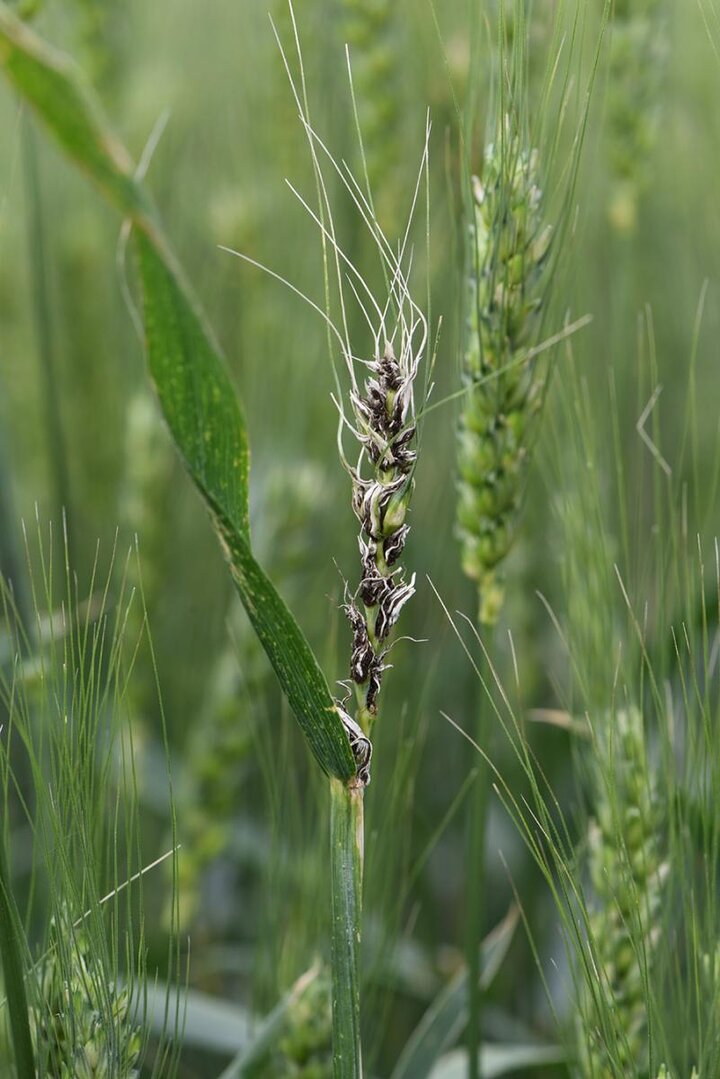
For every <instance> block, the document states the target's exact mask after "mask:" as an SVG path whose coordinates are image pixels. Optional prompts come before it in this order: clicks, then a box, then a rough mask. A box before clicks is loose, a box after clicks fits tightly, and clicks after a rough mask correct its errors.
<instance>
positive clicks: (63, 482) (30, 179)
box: [22, 121, 71, 546]
mask: <svg viewBox="0 0 720 1079" xmlns="http://www.w3.org/2000/svg"><path fill="white" fill-rule="evenodd" d="M22 149H23V166H24V173H25V182H26V190H27V199H28V231H27V243H28V252H29V258H30V276H31V293H32V301H33V312H34V322H35V333H36V336H37V348H38V356H39V359H40V367H41V370H42V378H43V383H44V398H45V400H44V405H45V430H46V431H47V438H48V457H49V465H50V472H51V474H52V482H53V496H54V505H53V517H54V520H55V526H56V528H58V529H61V530H62V528H63V520H64V521H65V529H66V532H67V537H68V546H70V525H71V514H70V478H69V471H68V464H67V447H66V444H65V434H64V431H63V424H62V417H61V414H60V395H59V392H58V382H57V357H56V355H55V346H54V339H55V335H54V330H53V319H52V306H51V303H50V288H49V284H48V276H47V266H48V262H47V245H46V242H45V212H44V207H43V198H42V189H41V184H40V166H39V162H38V156H37V147H36V145H35V134H34V132H33V130H32V128H31V127H30V124H29V123H28V122H27V121H26V122H25V123H24V124H23V125H22Z"/></svg>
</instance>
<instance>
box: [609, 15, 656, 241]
mask: <svg viewBox="0 0 720 1079" xmlns="http://www.w3.org/2000/svg"><path fill="white" fill-rule="evenodd" d="M663 7H664V0H615V3H614V5H613V9H612V15H611V20H610V26H609V33H610V46H609V49H610V55H609V70H608V98H607V129H608V138H609V158H610V168H611V172H612V183H611V186H610V196H609V205H608V215H609V218H610V222H611V224H612V225H613V227H614V228H616V229H617V230H618V231H620V232H629V231H632V230H633V229H634V227H635V225H636V222H637V214H638V203H639V200H640V198H641V196H642V194H643V192H644V191H645V190H646V189H647V187H648V184H649V182H650V181H651V179H652V171H651V164H652V161H651V159H652V151H653V149H654V147H655V144H656V141H657V133H658V129H659V125H660V99H661V89H662V77H663V75H662V73H663V70H664V67H665V56H666V53H667V41H666V34H665V30H664V26H663Z"/></svg>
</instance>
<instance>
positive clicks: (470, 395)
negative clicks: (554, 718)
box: [457, 118, 551, 623]
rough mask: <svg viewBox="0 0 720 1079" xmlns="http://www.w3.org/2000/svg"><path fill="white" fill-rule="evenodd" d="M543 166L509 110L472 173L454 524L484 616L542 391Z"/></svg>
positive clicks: (496, 606) (497, 597)
mask: <svg viewBox="0 0 720 1079" xmlns="http://www.w3.org/2000/svg"><path fill="white" fill-rule="evenodd" d="M538 164H539V163H538V155H537V153H536V152H535V151H532V150H528V149H526V148H525V147H524V146H523V143H522V140H521V138H520V137H519V135H518V134H517V133H516V132H514V131H513V127H512V123H511V121H510V119H509V118H508V119H506V122H505V125H504V127H503V130H502V132H501V133H500V137H499V139H498V140H497V141H496V142H495V143H494V144H492V145H490V146H488V148H487V151H486V155H485V165H484V172H483V177H482V180H479V179H477V178H476V179H475V180H474V181H473V223H472V227H471V230H470V247H471V250H470V260H469V261H470V266H471V273H470V278H469V283H468V299H469V313H468V324H467V335H466V346H465V350H464V378H465V384H466V387H467V392H466V394H465V396H464V399H463V409H462V414H461V418H460V430H459V440H458V472H459V500H458V513H457V524H458V535H459V538H460V542H461V545H462V567H463V570H464V572H465V573H466V574H467V575H468V576H469V577H471V578H472V579H473V580H475V581H477V582H478V586H479V588H480V593H481V594H480V618H481V621H482V622H486V623H492V622H494V621H496V619H497V617H498V616H499V613H500V609H501V606H502V589H501V587H500V585H499V583H498V579H497V575H496V567H497V566H498V565H499V563H501V562H502V560H503V559H504V558H505V556H506V555H507V553H508V551H509V549H510V545H511V536H512V532H513V528H514V523H515V518H516V515H517V512H518V508H519V505H520V501H521V497H522V489H523V484H524V479H525V471H526V467H527V462H528V452H527V451H528V444H529V440H530V437H531V435H532V427H533V424H532V420H533V418H534V417H535V416H536V415H537V411H538V407H539V403H540V401H541V399H542V378H541V376H540V372H539V371H538V369H537V368H536V366H535V365H534V364H533V363H532V360H531V358H530V355H529V351H528V350H529V349H530V348H531V347H532V344H533V342H534V340H535V337H536V335H537V333H538V327H539V318H538V316H539V313H540V312H541V310H542V307H543V300H544V292H545V279H544V275H543V269H544V266H545V264H546V262H547V255H548V251H549V248H550V239H551V234H550V231H549V229H548V228H546V227H545V226H544V224H543V221H542V192H541V189H540V186H539V177H538ZM483 588H485V589H489V590H490V594H489V595H488V596H487V597H483V594H482V590H483Z"/></svg>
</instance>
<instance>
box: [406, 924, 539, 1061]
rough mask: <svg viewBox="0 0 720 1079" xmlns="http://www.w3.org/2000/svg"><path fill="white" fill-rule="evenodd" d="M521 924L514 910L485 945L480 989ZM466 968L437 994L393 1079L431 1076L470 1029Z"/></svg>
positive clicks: (489, 981)
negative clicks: (467, 1029)
mask: <svg viewBox="0 0 720 1079" xmlns="http://www.w3.org/2000/svg"><path fill="white" fill-rule="evenodd" d="M517 924H518V911H517V908H515V907H513V908H512V909H511V910H510V911H509V913H508V914H507V915H506V916H505V918H504V919H503V920H502V922H500V923H499V925H497V926H496V927H495V929H493V931H492V932H491V933H490V934H488V936H487V937H486V938H485V940H484V941H483V943H482V949H481V951H480V958H479V963H478V967H479V972H480V973H479V982H480V988H481V989H483V990H487V989H488V988H489V987H490V985H491V984H492V981H493V979H494V977H495V975H496V974H497V972H498V970H499V969H500V966H501V965H502V961H503V959H504V958H505V956H506V954H507V950H508V948H509V947H510V943H511V941H512V939H513V935H514V933H515V928H516V926H517ZM468 980H469V971H468V970H467V968H464V969H463V970H461V971H459V972H458V973H457V974H456V975H455V977H454V978H453V979H452V980H451V981H450V982H449V983H448V984H447V985H446V986H445V987H444V988H443V989H441V990H440V992H439V993H438V995H437V997H436V998H435V1000H434V1001H433V1002H432V1004H431V1005H430V1006H429V1008H428V1009H427V1011H426V1012H425V1014H424V1015H423V1017H422V1019H421V1020H420V1022H419V1023H418V1025H417V1027H416V1028H415V1030H414V1031H413V1033H412V1034H411V1035H410V1038H409V1039H408V1042H407V1044H406V1045H405V1048H404V1049H403V1051H402V1053H401V1055H400V1059H399V1060H398V1062H397V1064H396V1065H395V1070H394V1071H393V1073H392V1079H423V1077H425V1076H429V1075H430V1074H431V1073H432V1071H433V1068H434V1067H435V1065H436V1064H437V1062H438V1060H439V1059H440V1057H441V1056H442V1055H443V1054H444V1053H445V1052H446V1051H447V1050H448V1049H450V1048H451V1047H452V1045H453V1044H454V1043H455V1042H456V1041H457V1039H458V1038H459V1037H460V1035H461V1034H462V1031H463V1029H464V1028H465V1027H466V1026H467V1022H468V1016H469V1014H470V986H469V984H468Z"/></svg>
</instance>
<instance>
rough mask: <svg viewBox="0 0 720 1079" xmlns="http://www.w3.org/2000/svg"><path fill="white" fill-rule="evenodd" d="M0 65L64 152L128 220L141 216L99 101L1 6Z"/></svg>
mask: <svg viewBox="0 0 720 1079" xmlns="http://www.w3.org/2000/svg"><path fill="white" fill-rule="evenodd" d="M0 65H2V67H3V68H4V70H5V73H6V75H7V77H8V78H9V80H10V82H11V83H12V84H13V85H14V86H15V89H16V90H17V91H18V92H19V94H20V95H21V97H23V98H24V99H25V100H26V101H28V102H29V103H30V104H31V105H33V106H34V108H35V109H36V110H37V111H38V113H39V114H40V116H42V118H43V120H44V121H45V123H46V124H47V125H48V126H49V127H50V129H51V130H52V132H53V134H54V135H55V137H56V138H57V139H58V141H59V142H60V144H61V145H62V146H63V148H64V149H65V150H66V151H67V152H68V154H69V155H70V156H71V157H72V158H74V159H75V161H76V162H77V163H78V164H79V165H80V166H81V167H82V168H83V169H85V170H86V171H87V172H88V173H89V174H90V175H91V176H92V178H93V179H94V180H95V181H96V182H97V183H98V184H99V185H100V186H101V188H102V189H103V191H104V192H105V194H106V195H108V196H109V198H110V199H111V201H112V202H113V203H114V204H115V206H117V208H118V209H119V210H120V211H121V212H122V213H123V214H126V215H127V216H134V215H135V214H136V213H140V212H143V213H144V212H145V211H146V210H147V208H148V204H147V202H146V199H145V195H144V193H143V191H142V189H141V187H140V186H139V184H137V183H136V182H135V180H134V178H133V166H132V161H131V159H130V157H129V155H128V154H127V153H126V151H125V149H124V147H123V146H122V145H121V144H120V143H119V142H118V141H117V140H116V139H115V138H114V137H113V136H112V135H111V134H110V132H109V129H108V126H107V123H106V121H105V119H104V117H103V114H102V110H101V109H100V107H99V105H98V102H97V100H96V98H95V96H94V94H93V93H92V91H91V90H90V89H89V87H86V86H85V84H84V82H83V78H82V74H81V72H80V71H79V69H78V68H77V67H76V66H75V64H74V63H73V62H72V61H71V60H70V59H69V58H68V57H67V56H65V55H63V54H62V53H59V52H56V51H55V50H54V49H50V48H49V47H48V46H47V45H46V44H45V43H44V42H43V41H41V39H40V38H38V37H37V35H36V34H34V33H33V32H32V31H31V30H30V29H29V28H28V27H27V26H26V25H25V24H24V23H23V22H22V21H21V20H20V19H18V18H17V16H15V15H13V13H12V12H11V11H10V9H9V8H8V7H7V5H6V4H0Z"/></svg>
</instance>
